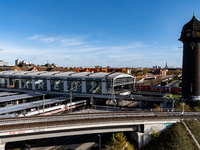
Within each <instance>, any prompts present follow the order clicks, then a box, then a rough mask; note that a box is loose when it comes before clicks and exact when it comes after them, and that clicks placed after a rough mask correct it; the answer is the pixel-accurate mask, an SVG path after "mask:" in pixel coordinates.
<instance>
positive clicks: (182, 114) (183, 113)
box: [182, 102, 185, 115]
mask: <svg viewBox="0 0 200 150" xmlns="http://www.w3.org/2000/svg"><path fill="white" fill-rule="evenodd" d="M184 105H185V103H184V102H183V105H182V106H183V108H182V115H183V114H184Z"/></svg>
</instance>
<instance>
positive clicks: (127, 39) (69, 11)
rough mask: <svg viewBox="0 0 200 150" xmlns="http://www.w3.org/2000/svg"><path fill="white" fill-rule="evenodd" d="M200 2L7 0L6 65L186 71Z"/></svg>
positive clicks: (1, 39) (0, 43) (0, 9)
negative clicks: (189, 30) (184, 39)
mask: <svg viewBox="0 0 200 150" xmlns="http://www.w3.org/2000/svg"><path fill="white" fill-rule="evenodd" d="M199 6H200V1H199V0H192V1H188V0H176V1H173V0H168V1H164V0H151V1H150V0H28V1H27V0H15V1H13V0H1V1H0V19H1V20H0V22H1V23H0V53H1V55H0V60H4V61H7V62H9V64H10V65H13V64H14V61H15V60H16V59H22V60H26V61H29V62H32V63H33V64H35V65H37V64H40V65H41V64H45V63H47V61H48V62H49V63H56V64H57V65H58V66H63V67H72V66H76V67H79V66H82V67H94V66H97V65H99V66H103V67H106V66H111V67H152V66H155V65H157V66H161V67H164V66H165V64H166V62H167V65H168V66H174V67H182V53H183V49H182V43H181V42H180V41H178V39H179V37H180V35H181V30H182V27H183V25H184V24H186V23H187V22H189V21H190V20H191V19H192V16H193V12H194V11H195V16H196V18H197V19H198V20H200V9H199Z"/></svg>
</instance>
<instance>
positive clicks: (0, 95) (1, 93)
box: [0, 92, 19, 97]
mask: <svg viewBox="0 0 200 150" xmlns="http://www.w3.org/2000/svg"><path fill="white" fill-rule="evenodd" d="M17 94H19V93H12V92H0V97H4V96H11V95H17Z"/></svg>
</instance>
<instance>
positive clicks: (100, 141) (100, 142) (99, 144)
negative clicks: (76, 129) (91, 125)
mask: <svg viewBox="0 0 200 150" xmlns="http://www.w3.org/2000/svg"><path fill="white" fill-rule="evenodd" d="M98 137H99V150H101V135H100V134H98Z"/></svg>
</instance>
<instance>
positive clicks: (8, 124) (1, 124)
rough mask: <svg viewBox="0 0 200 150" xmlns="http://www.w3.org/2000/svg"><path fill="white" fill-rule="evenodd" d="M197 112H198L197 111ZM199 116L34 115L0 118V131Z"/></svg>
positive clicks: (150, 113)
mask: <svg viewBox="0 0 200 150" xmlns="http://www.w3.org/2000/svg"><path fill="white" fill-rule="evenodd" d="M197 114H198V113H197ZM194 117H195V118H200V114H199V115H194V113H192V112H190V113H189V112H188V113H187V115H185V116H182V115H181V113H180V112H174V113H171V112H168V113H160V112H159V113H157V112H154V113H152V112H140V113H136V112H110V113H89V114H88V113H84V114H67V115H53V116H39V117H38V116H37V117H36V116H35V117H24V118H9V119H0V131H5V130H13V129H15V130H21V129H25V128H43V127H53V126H63V125H64V126H70V125H78V124H89V123H102V122H104V123H105V122H120V121H127V122H128V121H138V120H139V121H142V120H154V119H156V120H158V119H177V118H180V119H181V118H184V119H190V118H194Z"/></svg>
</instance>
